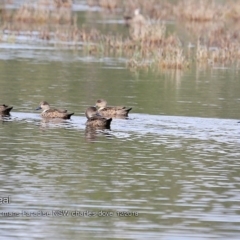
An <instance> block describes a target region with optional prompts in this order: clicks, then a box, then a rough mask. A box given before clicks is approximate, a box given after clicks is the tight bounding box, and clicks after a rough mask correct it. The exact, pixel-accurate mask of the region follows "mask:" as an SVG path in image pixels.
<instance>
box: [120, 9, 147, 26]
mask: <svg viewBox="0 0 240 240" xmlns="http://www.w3.org/2000/svg"><path fill="white" fill-rule="evenodd" d="M124 19H125V22H126V25H127V26H131V27H142V26H145V25H146V23H147V21H146V19H145V17H144V16H143V15H142V14H141V13H140V8H136V9H135V10H134V15H133V16H130V15H125V16H124Z"/></svg>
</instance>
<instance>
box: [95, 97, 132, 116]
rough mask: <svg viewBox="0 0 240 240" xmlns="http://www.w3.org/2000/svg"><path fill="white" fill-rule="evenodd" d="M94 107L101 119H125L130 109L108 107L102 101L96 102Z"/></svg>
mask: <svg viewBox="0 0 240 240" xmlns="http://www.w3.org/2000/svg"><path fill="white" fill-rule="evenodd" d="M95 107H97V108H98V112H99V113H100V115H102V116H103V117H127V116H128V113H129V112H130V110H131V109H132V108H126V107H124V106H115V107H110V106H109V107H108V106H107V102H106V101H105V100H104V99H99V100H97V102H96V104H95Z"/></svg>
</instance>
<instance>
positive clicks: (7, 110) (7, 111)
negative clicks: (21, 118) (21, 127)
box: [0, 104, 13, 116]
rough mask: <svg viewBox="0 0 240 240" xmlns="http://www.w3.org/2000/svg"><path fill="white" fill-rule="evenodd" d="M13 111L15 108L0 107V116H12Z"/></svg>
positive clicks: (3, 105)
mask: <svg viewBox="0 0 240 240" xmlns="http://www.w3.org/2000/svg"><path fill="white" fill-rule="evenodd" d="M12 109H13V107H9V106H7V105H5V104H2V105H0V114H1V115H6V116H8V115H10V111H11V110H12Z"/></svg>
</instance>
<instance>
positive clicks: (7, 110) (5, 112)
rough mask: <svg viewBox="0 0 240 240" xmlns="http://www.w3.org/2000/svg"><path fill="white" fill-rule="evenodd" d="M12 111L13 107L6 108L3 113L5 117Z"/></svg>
mask: <svg viewBox="0 0 240 240" xmlns="http://www.w3.org/2000/svg"><path fill="white" fill-rule="evenodd" d="M12 109H13V107H7V108H6V109H4V111H3V113H4V114H6V115H9V114H10V111H11V110H12Z"/></svg>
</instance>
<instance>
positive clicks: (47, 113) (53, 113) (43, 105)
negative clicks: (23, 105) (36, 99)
mask: <svg viewBox="0 0 240 240" xmlns="http://www.w3.org/2000/svg"><path fill="white" fill-rule="evenodd" d="M40 109H42V110H43V111H42V113H41V116H42V117H44V118H62V119H70V118H71V116H72V115H73V114H74V113H68V112H67V110H60V109H54V108H50V105H49V104H48V102H46V101H42V102H40V104H39V107H38V108H36V110H40Z"/></svg>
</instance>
